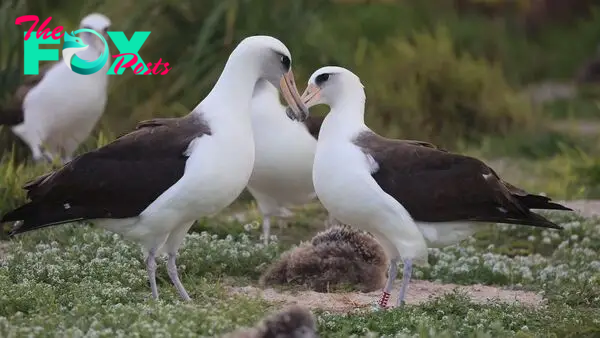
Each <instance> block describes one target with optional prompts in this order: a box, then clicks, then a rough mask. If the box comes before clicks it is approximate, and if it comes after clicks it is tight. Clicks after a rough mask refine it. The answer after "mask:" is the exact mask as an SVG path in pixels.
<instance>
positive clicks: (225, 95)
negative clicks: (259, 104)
mask: <svg viewBox="0 0 600 338" xmlns="http://www.w3.org/2000/svg"><path fill="white" fill-rule="evenodd" d="M258 79H259V71H258V67H256V66H255V65H253V64H252V62H248V60H245V58H244V57H243V55H239V54H232V55H231V56H230V57H229V60H228V61H227V63H226V64H225V68H224V69H223V72H222V73H221V76H220V77H219V79H218V80H217V83H216V84H215V86H214V87H213V89H212V90H211V91H210V93H209V94H208V95H207V96H206V98H205V99H204V100H202V102H200V103H199V104H198V106H196V108H195V109H194V112H197V113H201V114H202V116H203V117H204V118H205V119H206V120H207V121H208V122H209V124H210V125H211V128H213V129H222V130H228V131H231V130H233V129H234V128H233V126H239V127H240V128H243V129H244V130H245V129H246V127H247V128H248V129H251V125H250V114H249V110H250V100H251V99H252V93H253V91H254V85H255V84H256V82H257V81H258Z"/></svg>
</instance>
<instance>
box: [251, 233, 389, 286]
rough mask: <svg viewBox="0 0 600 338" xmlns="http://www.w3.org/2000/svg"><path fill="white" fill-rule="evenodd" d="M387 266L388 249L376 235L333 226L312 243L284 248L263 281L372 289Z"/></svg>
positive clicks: (316, 237)
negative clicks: (379, 241) (384, 247)
mask: <svg viewBox="0 0 600 338" xmlns="http://www.w3.org/2000/svg"><path fill="white" fill-rule="evenodd" d="M386 269H387V258H386V255H385V252H384V251H383V248H382V247H381V246H380V245H379V243H378V242H377V241H376V240H375V238H373V236H371V235H370V234H368V233H366V232H362V231H359V230H356V229H353V228H351V227H348V226H333V227H331V228H329V229H327V230H324V231H322V232H320V233H318V234H317V235H316V236H315V237H313V239H312V240H311V242H310V243H302V244H301V245H300V246H298V247H296V248H293V249H291V250H290V251H287V252H285V253H284V254H283V255H282V256H281V258H280V259H279V261H277V262H275V263H274V264H273V265H272V266H271V267H269V269H268V270H267V271H266V272H265V273H264V274H263V276H262V277H261V280H260V283H261V285H263V286H268V285H285V284H292V285H302V286H305V287H308V288H309V289H311V290H314V291H317V292H328V291H330V288H335V287H336V286H350V287H351V288H352V289H355V290H360V291H362V292H371V291H374V290H377V289H380V288H382V287H383V285H384V284H385V279H386Z"/></svg>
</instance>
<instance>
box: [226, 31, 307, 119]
mask: <svg viewBox="0 0 600 338" xmlns="http://www.w3.org/2000/svg"><path fill="white" fill-rule="evenodd" d="M233 59H240V60H242V61H243V62H244V64H245V67H248V68H249V67H252V66H253V67H256V69H257V70H258V79H263V80H266V81H268V82H270V83H271V84H272V85H273V86H275V87H276V88H278V89H279V90H280V91H281V93H282V94H283V97H284V98H285V100H286V102H287V104H288V105H289V107H290V108H291V110H292V111H293V113H294V114H295V115H296V118H297V119H300V120H304V119H306V117H307V116H308V108H306V106H305V105H304V104H303V103H302V100H301V99H300V95H299V94H298V89H297V88H296V82H295V80H294V73H293V72H292V55H291V53H290V51H289V50H288V48H287V47H286V46H285V45H284V44H283V43H282V42H281V41H279V40H277V39H276V38H274V37H271V36H265V35H256V36H251V37H247V38H245V39H244V40H242V41H241V42H240V43H239V44H238V46H237V47H236V48H235V50H234V51H233V52H232V53H231V55H230V56H229V60H230V61H231V60H233ZM253 63H254V64H253Z"/></svg>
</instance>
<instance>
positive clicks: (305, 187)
mask: <svg viewBox="0 0 600 338" xmlns="http://www.w3.org/2000/svg"><path fill="white" fill-rule="evenodd" d="M284 118H286V117H284ZM253 122H254V124H253V127H254V129H255V132H254V142H255V149H256V151H255V153H256V158H255V161H254V170H253V172H252V175H251V177H250V181H249V182H248V186H249V187H250V190H251V191H252V190H254V191H258V192H260V193H262V194H265V195H268V196H270V197H271V198H272V199H274V200H277V201H278V202H279V203H280V204H287V203H290V204H295V203H305V202H307V201H308V200H310V199H311V198H312V197H313V196H314V188H313V182H312V167H313V161H314V156H315V149H316V140H315V139H314V138H313V137H312V135H310V134H309V133H308V131H307V130H306V129H305V128H304V127H303V126H302V125H297V122H293V121H278V120H277V119H275V121H270V120H268V119H262V120H258V121H253Z"/></svg>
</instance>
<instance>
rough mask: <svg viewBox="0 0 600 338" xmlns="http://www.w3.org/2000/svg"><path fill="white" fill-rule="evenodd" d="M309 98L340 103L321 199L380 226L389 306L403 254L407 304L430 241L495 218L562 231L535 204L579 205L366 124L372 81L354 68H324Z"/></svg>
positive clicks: (333, 109) (467, 232)
mask: <svg viewBox="0 0 600 338" xmlns="http://www.w3.org/2000/svg"><path fill="white" fill-rule="evenodd" d="M302 99H303V102H304V103H305V104H306V105H307V106H308V107H310V106H313V105H316V104H326V105H328V106H329V107H330V112H329V114H328V115H327V116H326V117H325V120H324V121H323V125H322V126H321V131H320V133H319V140H318V142H317V150H316V153H315V160H314V167H313V182H314V187H315V191H316V193H317V196H318V198H319V200H320V201H321V203H322V204H323V206H324V207H325V208H326V209H327V210H328V211H329V213H330V214H331V215H332V216H333V217H335V218H336V219H338V220H339V221H341V222H343V223H345V224H348V225H350V226H354V227H357V228H362V229H363V230H366V231H368V232H370V233H371V234H373V235H374V236H375V237H376V238H377V239H378V240H379V242H380V243H381V245H382V246H383V248H384V250H385V251H386V255H387V256H388V258H389V259H390V268H389V273H388V280H387V283H386V285H385V287H384V289H383V292H382V295H381V298H380V300H379V302H378V305H379V307H380V308H386V307H387V303H388V299H389V297H390V292H391V289H392V283H393V281H394V280H395V279H396V275H397V264H398V263H399V262H400V260H402V261H403V263H404V271H403V275H402V278H403V279H402V285H401V288H400V292H399V296H398V299H397V303H396V304H397V305H402V304H403V302H404V297H405V294H406V289H407V286H408V283H409V281H410V277H411V273H412V266H413V264H427V248H428V247H443V246H447V245H452V244H456V243H458V242H459V241H461V240H463V239H465V238H467V237H469V236H471V235H472V234H473V233H475V232H476V231H477V230H479V229H480V228H481V227H482V225H483V224H485V222H490V223H508V224H522V225H529V226H535V227H543V228H552V229H562V228H561V227H560V226H558V225H556V224H554V223H553V222H551V221H549V220H548V219H546V218H544V217H543V216H541V215H539V214H536V213H534V212H532V211H531V210H530V209H554V210H571V209H569V208H567V207H565V206H562V205H560V204H557V203H553V202H551V199H550V198H548V197H544V196H539V195H534V194H530V193H527V192H526V191H524V190H522V189H519V188H517V187H515V186H513V185H511V184H509V183H507V182H505V181H503V180H502V179H501V178H500V177H499V176H498V174H497V173H496V172H494V170H493V169H492V168H490V167H489V166H487V165H486V164H485V163H483V162H482V161H480V160H478V159H476V158H473V157H469V156H464V155H460V154H454V153H451V152H447V151H445V150H442V149H439V148H437V147H436V146H434V145H432V144H429V143H426V142H419V141H411V140H395V139H389V138H384V137H382V136H380V135H378V134H376V133H375V132H373V131H372V130H371V129H369V127H367V126H366V125H365V122H364V109H365V99H366V98H365V92H364V89H363V85H362V84H361V82H360V79H359V78H358V77H357V76H356V75H355V74H353V73H352V72H350V71H349V70H347V69H344V68H341V67H331V66H329V67H324V68H321V69H319V70H317V71H316V72H314V73H313V74H312V76H311V77H310V80H309V82H308V87H307V88H306V90H305V92H304V94H303V95H302Z"/></svg>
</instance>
